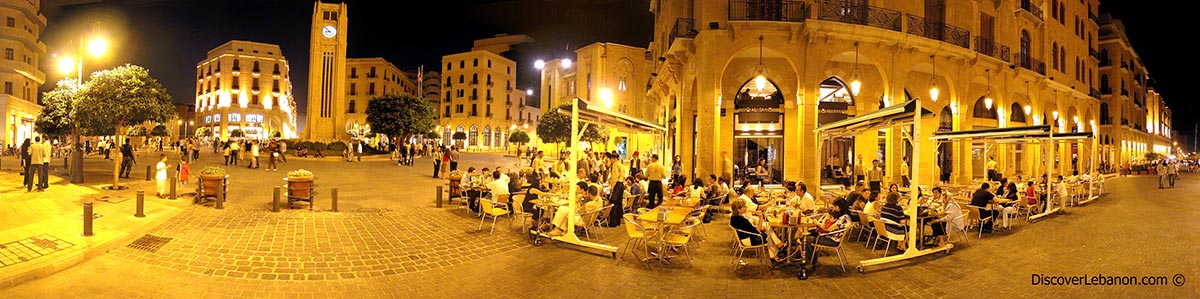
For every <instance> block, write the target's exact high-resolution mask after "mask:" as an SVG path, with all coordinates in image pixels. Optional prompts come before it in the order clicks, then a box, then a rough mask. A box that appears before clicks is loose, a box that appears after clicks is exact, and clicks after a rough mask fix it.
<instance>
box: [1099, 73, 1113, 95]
mask: <svg viewBox="0 0 1200 299" xmlns="http://www.w3.org/2000/svg"><path fill="white" fill-rule="evenodd" d="M1100 93H1102V94H1109V93H1112V88H1111V87H1108V75H1100Z"/></svg>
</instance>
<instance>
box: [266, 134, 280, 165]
mask: <svg viewBox="0 0 1200 299" xmlns="http://www.w3.org/2000/svg"><path fill="white" fill-rule="evenodd" d="M275 159H279V143H278V142H275V141H272V142H271V143H270V144H267V171H279V169H276V168H275Z"/></svg>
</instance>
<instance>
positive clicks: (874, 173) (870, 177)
mask: <svg viewBox="0 0 1200 299" xmlns="http://www.w3.org/2000/svg"><path fill="white" fill-rule="evenodd" d="M871 166H872V167H871V169H870V170H867V181H868V182H870V183H869V186H871V192H879V191H881V190H882V188H883V168H880V167H879V159H875V160H871Z"/></svg>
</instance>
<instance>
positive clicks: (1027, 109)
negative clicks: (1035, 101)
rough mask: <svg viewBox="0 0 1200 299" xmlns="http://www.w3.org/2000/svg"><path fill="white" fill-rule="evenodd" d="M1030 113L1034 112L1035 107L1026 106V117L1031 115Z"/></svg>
mask: <svg viewBox="0 0 1200 299" xmlns="http://www.w3.org/2000/svg"><path fill="white" fill-rule="evenodd" d="M1030 112H1033V107H1030V106H1029V105H1025V115H1029V113H1030Z"/></svg>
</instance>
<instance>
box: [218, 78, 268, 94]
mask: <svg viewBox="0 0 1200 299" xmlns="http://www.w3.org/2000/svg"><path fill="white" fill-rule="evenodd" d="M217 80H221V79H220V78H218V79H217ZM218 82H220V81H218ZM252 82H253V84H251V85H250V89H253V90H255V91H258V78H254V81H252ZM217 85H221V83H217Z"/></svg>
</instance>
